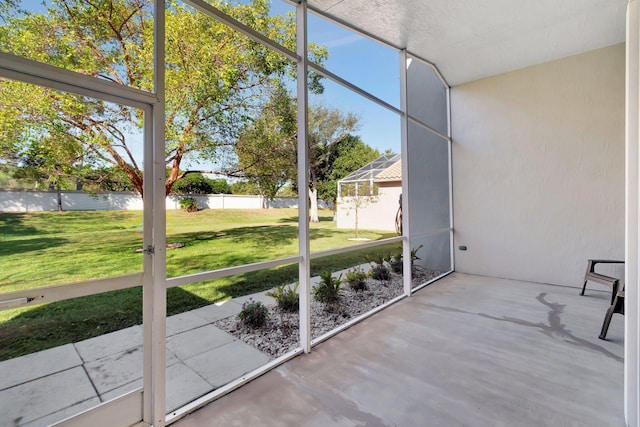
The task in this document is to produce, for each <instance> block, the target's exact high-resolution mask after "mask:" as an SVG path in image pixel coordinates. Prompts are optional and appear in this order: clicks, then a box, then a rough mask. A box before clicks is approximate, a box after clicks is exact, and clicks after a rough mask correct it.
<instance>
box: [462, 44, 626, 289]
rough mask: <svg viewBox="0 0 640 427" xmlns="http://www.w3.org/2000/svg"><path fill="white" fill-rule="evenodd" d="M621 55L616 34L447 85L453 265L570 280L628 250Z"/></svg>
mask: <svg viewBox="0 0 640 427" xmlns="http://www.w3.org/2000/svg"><path fill="white" fill-rule="evenodd" d="M624 63H625V52H624V46H623V45H617V46H612V47H608V48H604V49H598V50H595V51H591V52H588V53H585V54H581V55H576V56H572V57H568V58H564V59H561V60H557V61H553V62H549V63H545V64H540V65H537V66H534V67H529V68H526V69H522V70H518V71H514V72H510V73H506V74H502V75H499V76H494V77H491V78H487V79H483V80H479V81H476V82H472V83H468V84H465V85H461V86H457V87H454V88H452V90H451V116H452V131H453V134H452V136H453V197H454V227H455V233H454V239H455V247H456V249H455V262H456V270H457V271H461V272H469V273H476V274H483V275H490V276H497V277H506V278H513V279H523V280H531V281H537V282H545V283H554V284H563V285H575V286H577V285H581V280H582V277H583V275H584V269H585V266H586V260H587V259H588V258H620V259H622V258H623V257H624V168H625V161H624V107H625V97H624V94H625V75H624V72H625V71H624ZM459 245H467V247H468V250H467V251H460V250H459V249H458V246H459ZM595 286H597V285H595Z"/></svg>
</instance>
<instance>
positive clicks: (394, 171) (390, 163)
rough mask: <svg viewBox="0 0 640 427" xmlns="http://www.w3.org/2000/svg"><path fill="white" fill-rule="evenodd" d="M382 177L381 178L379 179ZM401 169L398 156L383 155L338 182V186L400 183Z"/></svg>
mask: <svg viewBox="0 0 640 427" xmlns="http://www.w3.org/2000/svg"><path fill="white" fill-rule="evenodd" d="M381 176H382V178H381ZM401 178H402V169H401V166H400V154H383V155H382V156H380V157H378V158H377V159H375V160H374V161H372V162H370V163H367V164H366V165H364V166H363V167H361V168H360V169H358V170H356V171H354V172H351V173H350V174H349V175H347V176H345V177H344V178H342V179H341V180H340V181H338V183H339V184H345V183H349V182H352V183H353V182H360V181H371V180H373V181H376V182H379V181H400V180H401Z"/></svg>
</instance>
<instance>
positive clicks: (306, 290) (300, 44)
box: [296, 0, 311, 353]
mask: <svg viewBox="0 0 640 427" xmlns="http://www.w3.org/2000/svg"><path fill="white" fill-rule="evenodd" d="M296 50H297V54H298V57H299V59H298V61H297V68H296V73H297V75H296V80H297V83H298V86H297V91H298V93H297V98H298V248H299V249H298V255H299V256H301V257H302V259H301V260H300V261H299V264H298V265H299V268H298V279H299V281H300V347H302V350H303V351H304V352H305V353H309V352H310V351H311V258H310V253H311V249H310V245H309V201H308V197H309V195H308V189H309V156H308V151H309V149H308V144H307V133H308V109H307V104H308V87H307V75H308V72H309V61H308V59H307V1H306V0H301V1H300V2H298V5H297V7H296Z"/></svg>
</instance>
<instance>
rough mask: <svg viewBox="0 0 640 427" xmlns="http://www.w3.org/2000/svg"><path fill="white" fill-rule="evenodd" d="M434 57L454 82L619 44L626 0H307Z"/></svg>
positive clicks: (323, 10) (397, 44) (389, 40)
mask: <svg viewBox="0 0 640 427" xmlns="http://www.w3.org/2000/svg"><path fill="white" fill-rule="evenodd" d="M308 4H309V8H310V9H312V10H314V11H317V12H319V13H321V14H324V15H327V16H328V17H331V18H334V19H336V20H338V21H342V22H344V23H346V24H348V25H349V26H352V27H354V28H356V29H358V30H361V31H363V32H365V33H368V34H370V35H372V36H375V37H377V38H379V39H381V40H384V41H385V42H387V43H389V44H391V45H393V46H395V47H397V48H407V50H408V51H409V52H411V53H413V54H415V55H417V56H419V57H421V58H424V59H426V60H429V61H430V62H432V63H434V64H435V65H436V66H437V67H438V68H439V69H440V71H441V72H442V74H443V76H444V78H445V79H446V80H447V82H448V83H449V84H450V85H451V86H455V85H458V84H461V83H465V82H469V81H472V80H477V79H480V78H483V77H488V76H491V75H495V74H499V73H503V72H506V71H511V70H515V69H519V68H523V67H526V66H529V65H534V64H539V63H542V62H546V61H550V60H553V59H558V58H562V57H565V56H569V55H574V54H577V53H581V52H586V51H589V50H593V49H597V48H601V47H605V46H610V45H613V44H617V43H621V42H623V41H624V38H625V12H626V5H627V0H480V1H478V0H308Z"/></svg>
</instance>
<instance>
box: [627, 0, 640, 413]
mask: <svg viewBox="0 0 640 427" xmlns="http://www.w3.org/2000/svg"><path fill="white" fill-rule="evenodd" d="M639 13H640V11H639V10H638V3H637V1H636V0H630V1H629V4H628V6H627V45H626V50H627V53H626V56H627V58H626V64H627V73H626V115H627V117H626V129H625V133H626V135H625V139H626V156H625V158H626V189H625V190H626V212H625V280H626V283H625V309H624V313H625V315H624V322H625V328H624V330H625V337H624V342H625V347H624V353H625V354H624V410H625V419H626V422H627V425H628V426H638V425H640V419H639V413H640V396H639V393H638V387H640V378H639V374H640V366H639V361H638V355H639V354H638V353H639V352H638V346H639V344H640V336H639V335H638V332H639V331H640V323H639V320H640V318H639V315H638V313H639V312H640V292H639V291H638V289H639V282H640V281H639V279H640V277H639V271H638V266H639V264H640V260H639V256H640V234H639V232H640V230H639V228H638V215H640V206H639V203H640V199H639V197H638V191H639V190H640V150H639V147H638V145H639V138H640V123H639V120H638V118H639V114H640V84H639V82H640V55H639V50H640V29H639V26H640V16H639Z"/></svg>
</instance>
